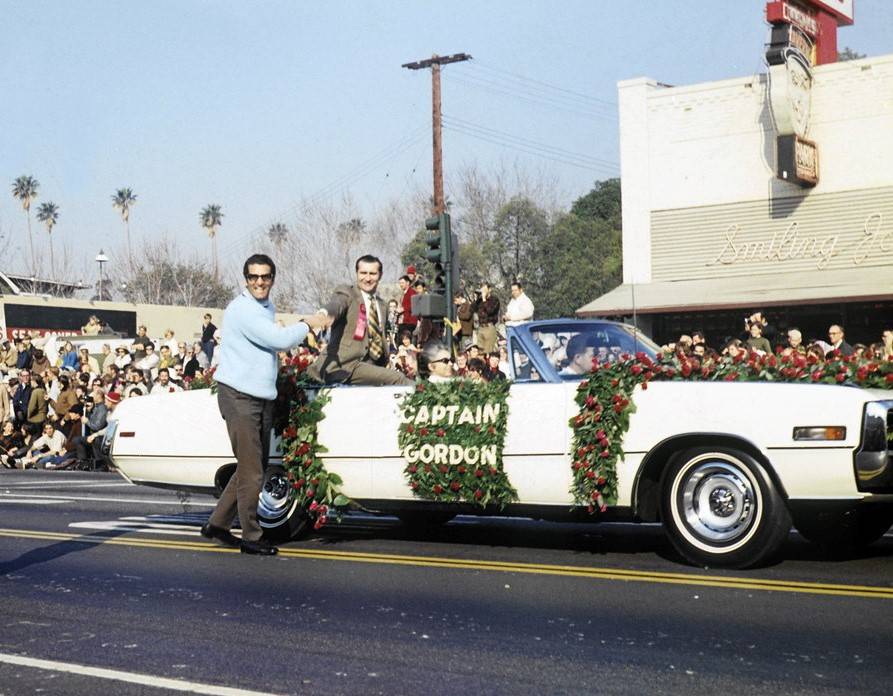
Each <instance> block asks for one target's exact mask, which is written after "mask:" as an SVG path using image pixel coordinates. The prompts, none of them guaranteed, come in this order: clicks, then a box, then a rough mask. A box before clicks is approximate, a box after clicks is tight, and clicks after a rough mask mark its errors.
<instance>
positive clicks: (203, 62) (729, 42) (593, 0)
mask: <svg viewBox="0 0 893 696" xmlns="http://www.w3.org/2000/svg"><path fill="white" fill-rule="evenodd" d="M764 5H765V2H763V1H761V0H660V1H658V0H620V1H618V0H614V1H611V2H608V1H607V0H590V1H589V2H577V1H562V2H521V1H517V0H516V1H514V2H509V1H503V0H497V1H493V2H481V1H480V0H478V1H477V2H468V1H465V0H462V1H457V0H450V2H427V1H423V0H419V1H415V2H402V1H388V2H384V1H375V0H371V1H367V2H359V1H355V2H339V1H330V2H313V3H311V2H298V1H297V0H295V1H293V2H285V1H269V2H247V1H243V2H206V1H197V0H179V1H177V2H173V1H164V0H162V1H157V0H156V1H153V2H133V1H129V0H118V1H116V2H103V1H100V0H95V1H90V2H87V1H85V0H80V1H77V2H75V1H72V2H63V1H62V0H59V1H57V2H28V3H24V2H9V1H6V0H2V1H0V10H2V16H3V22H2V24H0V94H2V95H3V106H2V107H0V119H2V120H0V182H4V181H5V182H6V183H5V184H4V185H5V187H6V191H7V193H6V194H4V195H0V234H3V235H6V237H7V239H8V238H11V239H12V241H13V242H14V244H13V245H12V250H11V251H12V252H13V256H15V254H16V251H15V249H16V247H17V246H19V244H21V245H25V244H26V234H27V232H26V227H25V219H24V214H23V213H22V210H21V207H20V206H19V204H18V202H17V201H15V200H14V199H13V198H12V196H11V195H10V194H9V187H10V185H11V184H12V181H13V180H14V179H15V178H16V177H17V176H19V175H22V174H30V175H32V176H34V177H36V178H37V179H38V180H39V181H40V184H41V187H40V197H39V199H38V203H39V202H42V201H46V200H52V201H54V202H55V203H57V204H58V205H59V206H60V219H59V223H58V225H57V227H56V230H55V232H54V237H55V238H56V239H57V240H58V242H57V243H67V244H68V245H69V246H70V248H71V251H72V253H73V254H74V255H75V256H76V257H77V258H78V259H81V258H83V261H79V262H78V264H76V266H77V267H78V268H86V269H88V270H86V271H85V272H86V273H88V274H89V272H90V270H89V269H91V268H92V267H91V266H89V265H88V263H87V259H92V258H93V257H94V256H95V255H96V253H97V252H98V250H99V248H100V247H104V248H105V250H106V251H109V249H111V248H114V247H116V246H117V247H119V248H122V244H123V228H122V225H121V222H120V218H119V217H118V214H117V212H116V211H114V210H113V209H112V207H111V195H112V193H113V192H114V191H115V189H117V188H120V187H123V186H129V187H131V188H133V190H134V191H135V192H136V194H137V195H138V203H137V205H136V207H135V208H134V210H133V214H132V218H131V220H132V223H131V224H132V234H133V236H134V238H135V241H137V240H139V239H141V238H143V237H146V238H152V237H154V236H158V235H161V234H164V233H166V234H168V235H170V236H172V237H175V238H176V239H177V240H179V242H180V243H181V244H182V245H183V247H184V248H187V249H198V250H201V251H202V252H204V251H205V250H206V248H207V238H206V236H205V235H204V233H203V232H202V231H201V228H200V227H199V222H198V213H199V210H200V209H201V208H202V207H204V206H205V205H206V204H208V203H218V204H220V205H221V206H222V208H223V212H224V214H225V218H224V224H223V227H222V228H221V230H220V234H219V244H220V248H221V250H222V251H223V252H224V254H225V253H226V252H227V251H228V250H232V249H237V248H239V247H240V241H241V240H242V239H244V238H245V236H246V235H250V234H251V233H253V232H254V231H256V230H258V229H263V228H265V227H266V226H268V225H269V224H270V223H272V222H274V221H276V220H277V219H279V217H281V216H282V214H283V213H284V212H286V211H288V210H289V209H290V208H291V207H292V206H294V205H295V204H297V203H298V202H299V201H300V200H301V199H302V198H307V197H310V196H314V195H320V196H324V195H326V194H327V193H329V194H331V193H336V194H337V193H339V192H340V191H341V190H343V189H344V188H347V189H349V190H350V192H351V193H352V194H353V195H354V197H355V198H356V200H357V202H358V203H359V204H360V205H361V207H363V206H365V207H370V208H373V207H378V206H381V205H382V204H383V203H384V202H385V201H387V200H390V199H393V198H396V197H399V196H401V195H403V194H404V193H405V192H407V191H409V190H413V189H428V188H430V181H431V143H430V96H431V89H430V84H431V83H430V73H429V71H410V70H405V69H402V68H401V67H400V66H401V64H402V63H406V62H409V61H413V60H417V59H422V58H426V57H429V56H431V54H433V53H438V54H440V55H448V54H452V53H457V52H467V53H470V54H471V55H472V56H474V60H473V61H471V62H468V63H462V64H456V65H450V66H447V67H446V68H444V83H443V111H444V114H445V117H446V118H447V119H448V120H447V123H448V124H449V123H452V126H453V127H452V129H448V130H446V131H445V132H444V159H445V175H446V186H447V189H449V186H450V173H451V171H455V170H456V169H457V168H458V167H461V166H464V165H468V164H472V163H475V164H477V165H478V166H480V167H481V168H483V169H485V170H486V169H489V168H492V167H496V166H498V165H499V164H500V163H504V164H508V165H513V164H517V165H518V166H520V167H522V168H526V169H530V170H535V171H538V172H542V173H544V174H546V175H547V176H550V177H555V178H556V179H557V181H558V182H559V185H560V187H561V190H562V191H564V192H566V196H567V203H568V204H570V202H571V201H572V200H573V199H574V198H576V197H577V196H579V195H581V194H583V193H585V192H586V191H588V190H589V189H590V188H591V186H592V184H593V182H595V181H596V180H599V179H604V178H607V177H609V176H613V175H617V173H618V171H619V155H618V144H617V130H618V128H617V111H616V83H617V82H618V81H619V80H624V79H629V78H633V77H641V76H648V77H652V78H655V79H657V80H659V81H661V82H665V83H670V84H691V83H696V82H702V81H708V80H716V79H724V78H728V77H735V76H741V75H748V74H753V73H756V72H762V71H763V70H764V67H763V64H762V53H763V43H764V41H765V39H766V35H767V27H766V25H765V24H764V21H763V8H764ZM891 30H893V2H890V1H889V0H856V23H855V25H854V26H852V27H845V28H842V29H841V30H840V31H839V34H838V37H839V44H840V46H841V47H842V46H845V45H846V46H851V47H853V48H854V49H856V50H858V51H859V52H862V53H866V54H868V55H869V56H871V55H879V54H884V53H890V52H891V51H893V38H891V37H893V31H891ZM533 152H537V153H539V155H536V154H533ZM544 154H545V155H547V157H543V156H542V155H544ZM38 229H42V228H38V227H36V226H35V230H38ZM45 236H46V235H45V234H42V235H41V236H39V239H41V243H44V242H43V238H45ZM2 247H3V243H2V242H0V248H2ZM57 248H58V247H57ZM9 252H10V248H9V247H7V254H5V256H7V257H8V256H9ZM238 253H241V249H240V250H239V252H238ZM23 259H24V257H22V260H23ZM10 261H13V262H15V259H14V258H13V259H10V258H4V259H3V260H2V262H0V269H9V266H10Z"/></svg>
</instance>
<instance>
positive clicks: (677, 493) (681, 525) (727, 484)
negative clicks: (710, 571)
mask: <svg viewBox="0 0 893 696" xmlns="http://www.w3.org/2000/svg"><path fill="white" fill-rule="evenodd" d="M661 512H662V520H663V525H664V528H665V529H666V531H667V534H668V536H669V538H670V541H671V542H672V544H673V546H674V547H675V548H676V550H677V551H678V552H679V553H680V554H681V555H682V556H683V557H685V558H686V559H687V560H688V561H690V562H691V563H694V564H696V565H703V566H715V567H727V568H746V567H750V566H757V565H762V564H765V563H767V562H769V561H770V560H771V559H772V558H773V557H774V556H775V554H776V553H777V552H778V550H779V549H780V547H781V545H782V544H783V543H784V541H785V539H786V538H787V536H788V532H789V531H790V529H791V518H790V515H789V513H788V510H787V507H786V506H785V504H784V501H783V500H782V497H781V495H780V494H779V493H778V490H777V489H776V487H775V485H774V484H773V483H772V480H771V479H770V477H769V475H768V474H767V472H766V470H765V469H764V468H763V466H762V465H761V464H760V463H759V462H757V461H756V460H755V459H754V458H753V457H751V456H750V455H748V454H746V453H745V452H742V451H740V450H737V449H734V448H727V447H697V448H692V449H689V450H686V451H684V452H679V453H678V454H677V455H676V456H675V457H673V459H672V461H671V463H670V465H669V467H668V469H667V471H666V473H665V475H664V483H663V488H662V497H661Z"/></svg>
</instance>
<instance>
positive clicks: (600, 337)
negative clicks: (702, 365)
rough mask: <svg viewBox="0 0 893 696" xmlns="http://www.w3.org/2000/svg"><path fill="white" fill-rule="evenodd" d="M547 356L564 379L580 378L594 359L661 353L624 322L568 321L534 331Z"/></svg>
mask: <svg viewBox="0 0 893 696" xmlns="http://www.w3.org/2000/svg"><path fill="white" fill-rule="evenodd" d="M531 336H532V337H533V339H534V340H535V341H536V342H537V343H538V344H539V346H540V348H541V349H542V351H543V355H545V357H546V359H547V360H548V361H549V362H550V363H551V364H552V366H553V367H554V368H555V370H556V372H558V374H559V376H560V377H561V378H562V379H568V380H571V379H580V377H581V376H582V375H584V374H586V373H587V372H589V370H590V369H591V368H592V360H593V359H594V358H598V360H599V362H603V363H604V362H611V361H613V360H617V359H618V358H619V357H620V355H622V354H624V353H627V354H630V355H632V354H634V353H638V352H644V353H647V354H648V355H649V356H650V357H652V358H653V357H654V356H655V355H657V352H658V350H659V348H658V346H657V345H656V344H655V343H654V342H652V341H651V339H649V338H648V337H647V336H645V335H643V334H642V333H641V332H636V331H634V330H633V329H632V327H629V326H625V325H622V324H607V323H606V324H588V325H582V326H581V325H580V324H576V325H574V324H568V325H564V326H562V325H555V326H549V327H539V328H538V329H537V330H536V331H533V332H531Z"/></svg>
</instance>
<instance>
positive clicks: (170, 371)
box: [0, 315, 220, 470]
mask: <svg viewBox="0 0 893 696" xmlns="http://www.w3.org/2000/svg"><path fill="white" fill-rule="evenodd" d="M209 326H210V327H211V329H210V331H208V332H207V333H208V335H207V336H205V332H206V329H207V328H208V327H209ZM97 327H100V329H101V327H102V323H101V322H100V321H99V320H98V319H97V318H96V317H91V318H90V322H88V324H87V325H86V326H84V327H83V328H82V333H83V335H84V336H88V337H96V338H93V339H92V340H90V341H89V344H90V345H92V346H94V348H93V350H95V347H96V346H98V347H99V352H98V353H96V352H91V348H90V347H88V346H87V345H82V346H81V347H80V348H78V347H76V346H77V344H78V343H79V342H80V341H81V340H82V339H80V338H79V337H74V336H73V337H70V338H69V339H67V340H65V341H64V342H62V344H61V345H59V346H58V348H57V349H56V350H55V351H54V354H53V355H49V354H47V352H46V351H45V350H44V348H45V347H47V345H48V344H49V343H50V342H49V341H45V340H44V339H41V338H39V337H33V336H32V335H31V334H30V333H29V332H27V331H25V332H17V333H16V334H15V335H14V336H13V338H12V340H7V339H2V340H0V427H2V434H0V464H2V466H3V467H6V468H19V469H33V468H45V469H72V468H78V469H91V470H92V469H101V468H107V467H108V466H109V464H108V462H106V461H104V459H103V457H102V453H101V452H100V445H101V442H102V436H103V435H104V433H105V430H106V427H107V425H108V416H109V413H111V412H112V411H114V409H115V408H116V407H117V405H118V404H119V403H120V402H121V401H122V400H123V399H129V398H135V397H138V396H149V395H157V394H169V393H172V392H178V391H181V390H182V389H184V387H186V386H187V385H188V384H189V382H190V381H191V380H194V379H203V378H204V377H205V376H206V374H207V373H208V372H209V371H210V370H211V369H212V368H213V367H214V365H215V364H216V359H217V355H218V353H217V346H218V345H219V339H220V333H219V331H217V329H216V327H214V325H213V324H212V323H211V321H210V316H209V315H208V316H206V318H205V322H204V323H203V327H202V335H203V338H207V339H208V340H207V341H204V340H202V341H194V342H189V341H184V340H178V339H177V338H176V337H175V336H174V331H172V330H171V329H167V330H166V331H165V332H164V334H163V336H162V337H158V338H150V337H149V336H148V332H147V329H146V327H145V326H140V327H139V328H138V329H137V336H136V337H135V338H134V339H133V341H129V342H128V341H120V340H118V341H114V342H109V343H101V342H100V341H101V334H102V331H101V330H98V329H97ZM97 339H98V340H97ZM58 343H59V341H54V342H53V345H58ZM112 343H114V344H115V347H114V349H112Z"/></svg>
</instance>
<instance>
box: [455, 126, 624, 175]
mask: <svg viewBox="0 0 893 696" xmlns="http://www.w3.org/2000/svg"><path fill="white" fill-rule="evenodd" d="M444 118H448V119H449V121H450V123H452V124H453V125H457V126H460V127H463V128H470V129H472V130H478V131H481V132H483V133H484V134H485V135H492V136H496V137H500V138H506V139H509V140H513V141H516V142H518V143H519V144H521V145H525V146H528V147H535V148H538V149H541V150H546V151H550V152H552V153H553V154H558V155H564V156H569V157H573V158H578V159H584V160H589V161H591V162H592V163H593V164H604V165H606V166H609V167H618V166H619V164H618V163H617V162H614V161H612V160H606V159H601V158H599V157H593V156H592V155H586V154H581V153H580V152H576V151H574V150H565V149H564V148H560V147H558V146H556V145H549V144H547V143H542V142H538V141H536V140H530V139H529V138H524V137H522V136H519V135H512V134H510V133H506V132H505V131H500V130H496V129H494V128H488V127H487V126H482V125H480V124H478V123H472V122H471V121H465V120H463V119H461V118H455V117H453V116H445V117H444Z"/></svg>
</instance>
